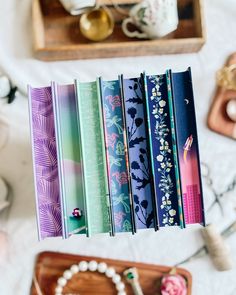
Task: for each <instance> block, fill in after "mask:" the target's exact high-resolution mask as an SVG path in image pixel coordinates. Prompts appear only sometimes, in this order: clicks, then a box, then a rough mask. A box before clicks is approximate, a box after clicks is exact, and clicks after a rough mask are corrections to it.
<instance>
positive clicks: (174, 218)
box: [148, 75, 179, 226]
mask: <svg viewBox="0 0 236 295" xmlns="http://www.w3.org/2000/svg"><path fill="white" fill-rule="evenodd" d="M162 87H164V88H166V85H164V81H163V76H162V75H161V76H148V100H149V115H150V124H151V137H154V138H152V146H153V157H154V167H155V171H158V173H156V186H157V187H158V191H157V192H156V196H157V198H158V200H157V203H158V206H159V219H160V220H159V222H160V225H161V226H168V225H169V226H171V225H178V224H179V216H178V208H177V207H176V205H177V204H176V200H175V201H174V198H175V197H176V184H175V179H174V178H173V173H174V164H173V154H172V148H171V130H170V128H171V127H170V122H169V117H168V116H169V115H168V100H167V99H168V97H164V93H166V95H167V91H165V90H167V89H165V90H164V89H162ZM162 92H163V93H162ZM174 175H175V174H174ZM175 199H177V198H175Z"/></svg>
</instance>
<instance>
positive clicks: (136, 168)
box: [123, 78, 154, 229]
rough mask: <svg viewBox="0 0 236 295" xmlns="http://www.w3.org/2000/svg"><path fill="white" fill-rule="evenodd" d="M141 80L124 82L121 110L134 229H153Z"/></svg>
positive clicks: (126, 80)
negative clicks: (124, 123) (128, 166)
mask: <svg viewBox="0 0 236 295" xmlns="http://www.w3.org/2000/svg"><path fill="white" fill-rule="evenodd" d="M141 83H142V82H141V79H138V78H134V79H124V80H123V87H124V107H125V116H126V124H127V137H128V144H129V145H128V147H129V149H128V150H129V160H130V172H131V187H132V194H133V201H134V213H135V219H136V224H137V228H139V229H141V228H150V227H153V226H154V222H153V220H154V213H153V202H152V192H151V185H150V177H151V175H150V169H149V163H150V159H149V154H148V152H147V138H146V137H147V134H146V125H145V124H146V122H145V118H144V100H143V93H142V84H141Z"/></svg>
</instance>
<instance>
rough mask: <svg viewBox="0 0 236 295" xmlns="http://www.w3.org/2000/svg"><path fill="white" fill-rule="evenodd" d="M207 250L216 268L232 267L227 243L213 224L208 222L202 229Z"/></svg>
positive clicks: (227, 268) (223, 269)
mask: <svg viewBox="0 0 236 295" xmlns="http://www.w3.org/2000/svg"><path fill="white" fill-rule="evenodd" d="M202 235H203V238H204V241H205V243H206V247H207V250H208V252H209V255H210V257H211V259H212V262H213V264H214V266H215V267H216V269H217V270H219V271H226V270H230V269H232V267H233V262H232V256H231V253H230V250H229V247H228V245H226V243H225V241H224V239H223V237H222V236H221V234H220V233H219V232H218V230H217V227H216V226H215V225H214V224H209V225H208V226H207V227H205V228H204V229H203V230H202Z"/></svg>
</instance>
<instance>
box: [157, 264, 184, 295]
mask: <svg viewBox="0 0 236 295" xmlns="http://www.w3.org/2000/svg"><path fill="white" fill-rule="evenodd" d="M161 295H187V284H186V280H185V279H184V277H183V276H181V275H179V274H177V273H176V268H173V269H172V270H171V271H170V273H169V274H167V275H164V276H163V278H162V280H161Z"/></svg>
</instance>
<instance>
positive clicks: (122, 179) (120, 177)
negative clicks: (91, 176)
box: [112, 172, 128, 186]
mask: <svg viewBox="0 0 236 295" xmlns="http://www.w3.org/2000/svg"><path fill="white" fill-rule="evenodd" d="M112 176H115V177H116V181H117V182H118V183H119V185H120V186H121V185H122V184H125V183H128V176H127V173H126V172H121V173H119V172H116V173H113V174H112Z"/></svg>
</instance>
